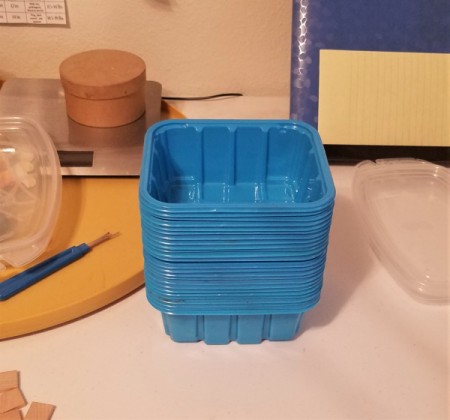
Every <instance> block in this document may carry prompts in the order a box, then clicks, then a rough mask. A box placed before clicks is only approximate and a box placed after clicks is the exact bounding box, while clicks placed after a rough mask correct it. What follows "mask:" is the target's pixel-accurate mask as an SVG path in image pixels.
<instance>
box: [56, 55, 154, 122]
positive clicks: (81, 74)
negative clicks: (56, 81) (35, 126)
mask: <svg viewBox="0 0 450 420" xmlns="http://www.w3.org/2000/svg"><path fill="white" fill-rule="evenodd" d="M145 72H146V67H145V62H144V61H143V60H142V59H141V58H140V57H138V56H136V55H134V54H132V53H129V52H126V51H118V50H91V51H86V52H82V53H79V54H75V55H73V56H71V57H69V58H67V59H66V60H64V61H63V62H62V63H61V65H60V68H59V73H60V77H61V83H62V86H63V88H64V92H65V97H66V107H67V114H68V115H69V117H70V118H71V119H73V120H74V121H76V122H78V123H80V124H83V125H87V126H90V127H118V126H121V125H125V124H128V123H131V122H133V121H135V120H137V119H138V118H139V117H140V116H141V115H142V114H144V112H145V82H146V73H145Z"/></svg>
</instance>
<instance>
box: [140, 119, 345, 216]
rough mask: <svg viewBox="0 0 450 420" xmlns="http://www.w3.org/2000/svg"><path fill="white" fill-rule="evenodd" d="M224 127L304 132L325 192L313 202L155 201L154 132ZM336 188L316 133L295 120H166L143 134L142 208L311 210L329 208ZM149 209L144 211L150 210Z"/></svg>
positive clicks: (186, 210) (167, 210) (208, 210)
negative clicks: (152, 182)
mask: <svg viewBox="0 0 450 420" xmlns="http://www.w3.org/2000/svg"><path fill="white" fill-rule="evenodd" d="M224 126H225V127H227V128H229V129H236V128H237V127H257V128H260V129H265V130H269V129H273V128H275V127H277V128H279V129H281V130H287V129H294V130H299V131H301V132H302V133H307V134H308V136H309V138H310V139H311V147H312V148H313V151H314V156H315V158H316V159H317V163H318V168H319V170H320V176H321V179H322V180H323V182H324V185H325V189H326V191H325V193H324V195H323V196H322V197H321V198H319V199H318V200H316V201H311V202H302V203H279V202H277V203H271V202H256V203H255V202H254V203H244V204H238V203H234V204H232V203H202V202H200V203H195V204H194V203H191V204H186V203H166V202H162V201H159V200H156V199H155V198H154V197H152V196H151V195H150V194H149V192H148V186H149V185H150V179H149V176H150V174H151V165H152V158H153V154H154V141H153V139H154V136H155V134H156V133H157V132H162V131H165V130H168V129H171V128H175V127H176V128H178V129H180V128H191V127H192V128H194V129H196V130H199V129H200V128H205V127H224ZM335 194H336V192H335V188H334V184H333V180H332V177H331V173H330V170H329V166H328V162H327V159H326V154H325V151H324V148H323V145H322V142H321V140H320V136H319V133H318V132H317V131H316V130H315V129H314V128H313V127H312V126H310V125H309V124H306V123H302V122H299V121H294V120H168V121H162V122H159V123H156V124H154V125H153V126H151V127H150V128H149V130H148V131H147V133H146V136H145V144H144V154H143V160H142V169H141V182H140V188H139V195H140V197H141V202H142V203H143V205H144V207H146V206H150V207H149V208H155V209H158V211H159V212H168V213H174V212H187V213H190V212H196V213H198V212H202V213H216V212H217V208H218V207H220V209H221V211H223V212H226V211H230V212H232V213H234V212H236V211H244V212H253V211H256V212H258V211H263V210H264V209H276V211H277V212H278V211H285V212H287V211H291V210H292V211H298V212H311V211H316V212H319V211H321V209H322V208H327V207H329V205H330V203H332V202H334V197H335ZM149 208H146V209H145V210H144V213H145V212H148V211H150V210H149Z"/></svg>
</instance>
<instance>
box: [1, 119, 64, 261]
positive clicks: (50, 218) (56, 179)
mask: <svg viewBox="0 0 450 420" xmlns="http://www.w3.org/2000/svg"><path fill="white" fill-rule="evenodd" d="M61 183H62V181H61V171H60V163H59V159H58V155H57V153H56V149H55V147H54V144H53V142H52V140H51V138H50V137H49V136H48V134H47V133H46V132H45V131H44V130H43V129H42V127H40V125H39V124H38V123H36V122H35V121H32V120H30V119H24V118H20V117H9V118H0V269H1V268H3V267H4V263H7V264H10V265H12V266H14V267H20V266H23V265H25V264H28V263H30V262H31V261H33V260H34V259H36V258H37V257H38V256H39V255H41V254H42V252H43V251H44V250H45V249H46V247H47V245H48V242H49V241H50V238H51V235H52V233H53V229H54V227H55V224H56V220H57V217H58V213H59V207H60V202H61Z"/></svg>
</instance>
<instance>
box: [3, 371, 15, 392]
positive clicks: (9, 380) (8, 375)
mask: <svg viewBox="0 0 450 420" xmlns="http://www.w3.org/2000/svg"><path fill="white" fill-rule="evenodd" d="M13 388H19V372H18V371H17V370H10V371H8V372H0V392H2V391H7V390H8V389H13Z"/></svg>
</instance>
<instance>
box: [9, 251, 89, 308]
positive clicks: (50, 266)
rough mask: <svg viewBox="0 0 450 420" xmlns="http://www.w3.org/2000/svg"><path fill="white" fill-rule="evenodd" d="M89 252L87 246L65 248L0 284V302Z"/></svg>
mask: <svg viewBox="0 0 450 420" xmlns="http://www.w3.org/2000/svg"><path fill="white" fill-rule="evenodd" d="M90 250H91V248H90V247H89V246H88V245H87V244H81V245H78V246H73V247H71V248H67V249H66V250H64V251H62V252H60V253H59V254H56V255H53V256H52V257H50V258H48V259H46V260H45V261H42V262H40V263H39V264H36V265H35V266H33V267H31V268H29V269H28V270H25V271H23V272H22V273H19V274H17V275H15V276H13V277H11V278H9V279H7V280H5V281H3V282H2V283H0V300H6V299H9V298H10V297H12V296H14V295H15V294H17V293H19V292H21V291H22V290H24V289H26V288H27V287H30V286H32V285H33V284H35V283H37V282H38V281H40V280H42V279H43V278H45V277H47V276H49V275H50V274H53V273H54V272H55V271H58V270H60V269H61V268H63V267H65V266H66V265H69V264H71V263H73V262H74V261H76V260H78V259H80V258H81V257H83V256H84V255H86V254H87V253H88V252H89V251H90Z"/></svg>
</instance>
